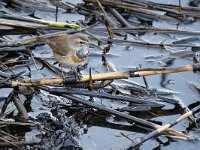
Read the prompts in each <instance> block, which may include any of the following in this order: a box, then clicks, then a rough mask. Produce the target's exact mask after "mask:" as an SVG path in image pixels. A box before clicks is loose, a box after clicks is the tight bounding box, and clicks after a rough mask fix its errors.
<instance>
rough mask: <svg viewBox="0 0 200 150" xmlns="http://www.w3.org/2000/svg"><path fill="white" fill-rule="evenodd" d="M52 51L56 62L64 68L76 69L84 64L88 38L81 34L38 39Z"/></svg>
mask: <svg viewBox="0 0 200 150" xmlns="http://www.w3.org/2000/svg"><path fill="white" fill-rule="evenodd" d="M38 40H40V41H42V42H44V43H45V44H47V45H48V46H49V47H50V48H51V49H52V51H53V56H54V57H55V59H56V61H57V62H58V63H59V64H60V66H61V67H64V68H72V67H77V66H78V65H80V64H81V63H82V62H84V61H85V60H86V58H87V56H88V54H89V51H88V48H86V46H87V45H89V44H90V41H89V36H88V35H87V34H83V33H75V34H67V33H63V34H57V35H53V36H49V37H38Z"/></svg>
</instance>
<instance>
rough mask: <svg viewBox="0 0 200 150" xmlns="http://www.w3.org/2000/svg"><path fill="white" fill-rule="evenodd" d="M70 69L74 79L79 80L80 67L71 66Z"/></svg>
mask: <svg viewBox="0 0 200 150" xmlns="http://www.w3.org/2000/svg"><path fill="white" fill-rule="evenodd" d="M72 71H73V74H74V77H75V79H78V80H81V78H82V75H81V72H80V69H79V68H78V67H72Z"/></svg>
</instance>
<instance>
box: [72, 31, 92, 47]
mask: <svg viewBox="0 0 200 150" xmlns="http://www.w3.org/2000/svg"><path fill="white" fill-rule="evenodd" d="M89 44H90V40H89V36H88V35H86V34H81V33H77V34H73V35H71V37H70V45H72V46H73V47H80V46H81V45H89Z"/></svg>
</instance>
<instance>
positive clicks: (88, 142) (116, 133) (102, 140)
mask: <svg viewBox="0 0 200 150" xmlns="http://www.w3.org/2000/svg"><path fill="white" fill-rule="evenodd" d="M77 2H81V1H79V0H76V1H73V3H74V4H76V3H77ZM155 2H157V1H155ZM161 2H165V1H161ZM172 2H173V3H174V4H178V1H167V3H168V4H171V3H172ZM182 5H183V6H187V1H182ZM48 6H51V7H52V8H55V7H53V6H52V5H48ZM0 10H1V11H6V12H8V13H11V14H15V15H23V16H28V15H30V14H32V13H33V11H32V10H29V9H24V10H16V9H14V8H12V7H8V8H5V7H3V8H1V7H0ZM34 17H38V18H41V19H45V20H51V21H55V14H54V13H49V12H41V11H38V10H36V11H35V12H34ZM84 19H85V16H83V15H80V14H71V13H66V12H65V11H64V10H62V9H59V12H58V21H60V22H66V21H67V22H70V23H73V22H77V21H78V20H84ZM199 25H200V23H199V22H195V23H192V24H180V25H178V27H177V23H175V22H168V21H162V22H161V21H154V22H153V26H154V27H160V28H170V29H177V28H178V29H180V30H189V31H199V28H200V26H199ZM96 27H104V25H97V26H95V27H94V29H95V28H96ZM101 34H102V33H101V32H96V34H95V35H97V36H98V35H101ZM105 34H107V33H106V32H105ZM191 36H193V35H187V34H175V33H173V34H166V33H158V34H153V33H147V34H145V35H143V36H140V37H139V38H140V39H142V40H144V41H146V42H152V43H161V42H164V43H170V42H172V41H176V40H178V39H182V38H186V37H191ZM8 37H9V38H12V39H13V40H16V39H26V38H28V37H30V36H29V35H27V36H19V35H9V36H8ZM195 37H197V36H195ZM134 38H135V37H134V36H132V35H130V37H129V39H130V40H132V39H134ZM129 39H128V40H129ZM94 44H96V43H95V41H94ZM195 44H198V45H200V42H196V43H195ZM179 50H185V48H181V47H180V48H171V47H166V49H162V48H156V47H147V46H137V45H134V44H125V43H114V44H113V45H112V46H111V48H110V51H109V53H110V54H112V55H114V56H105V58H106V60H107V62H108V63H109V64H111V65H113V66H114V68H115V69H116V70H117V71H127V70H128V69H129V68H135V67H139V65H142V67H143V68H148V67H150V68H154V67H159V66H168V67H178V66H184V65H191V64H192V63H193V61H192V58H178V59H175V60H174V61H172V63H171V64H165V63H164V62H163V61H162V59H160V60H158V61H157V60H156V61H155V60H152V61H151V62H150V61H147V59H145V57H147V56H156V55H161V54H162V55H167V54H169V52H170V51H179ZM188 50H190V49H188ZM91 51H96V52H101V51H100V50H97V49H95V48H94V49H91ZM33 55H34V56H38V57H42V58H46V59H47V60H48V61H49V62H54V61H55V60H54V59H53V56H52V52H51V50H50V49H49V47H47V46H39V47H36V48H35V49H34V50H33ZM101 60H102V57H101V56H90V57H89V66H91V67H92V68H93V69H94V70H95V71H98V72H107V70H106V69H105V68H104V67H103V66H102V61H101ZM37 65H38V67H39V68H40V67H41V66H40V64H39V63H38V64H37ZM32 66H33V68H34V65H32ZM17 70H18V69H16V71H17ZM19 70H20V68H19ZM94 70H93V72H95V71H94ZM50 76H54V74H53V75H52V74H51V75H50V74H49V72H48V71H47V70H45V69H43V70H42V71H38V70H36V69H35V68H34V69H33V70H32V77H33V78H40V77H50ZM146 80H147V83H148V86H149V87H150V88H156V89H159V90H169V91H174V92H175V94H174V97H175V98H177V99H178V100H179V101H180V103H181V104H182V105H183V106H188V105H189V104H191V103H194V102H196V101H199V93H197V92H195V91H194V90H192V88H191V86H189V83H188V82H194V83H196V84H198V85H199V84H200V78H199V73H193V72H183V73H175V74H168V75H155V76H148V77H146ZM129 81H131V82H134V83H138V84H140V85H144V81H143V79H142V78H132V79H129ZM118 84H119V85H120V84H121V83H120V82H117V81H116V85H118ZM1 92H2V90H1ZM33 100H34V99H33ZM96 101H97V102H99V103H100V100H99V99H97V100H96ZM102 103H105V105H112V103H111V104H110V103H109V101H107V100H103V102H102ZM35 105H36V104H35ZM113 105H114V104H113ZM170 107H171V108H172V109H173V106H171V105H167V106H166V107H164V108H163V109H169V108H170ZM171 114H173V112H171ZM178 116H179V114H175V115H174V114H173V115H167V114H166V116H165V115H162V116H161V117H159V116H158V117H156V116H154V117H153V119H154V120H160V121H162V122H164V123H168V122H171V121H173V120H175V119H176V118H177V117H178ZM107 117H108V118H106V119H107V121H108V120H109V119H110V118H109V116H107ZM150 118H151V117H150ZM151 119H152V118H151ZM188 123H189V122H188V120H187V119H186V120H184V121H182V122H180V123H178V124H177V125H176V126H174V127H173V128H172V129H175V130H179V131H185V129H186V128H187V127H188ZM121 133H123V134H125V135H128V136H129V138H132V139H135V138H136V137H138V138H139V137H142V136H144V134H142V132H140V131H139V132H137V131H135V130H134V131H130V130H129V131H126V129H123V128H122V129H117V128H112V127H109V126H107V125H104V126H103V125H101V124H99V125H98V124H95V125H92V126H90V125H88V131H87V132H84V131H83V128H81V130H80V137H79V139H78V141H79V143H80V146H81V147H82V148H83V149H84V150H93V149H95V150H102V149H114V150H120V149H124V148H128V147H129V146H130V145H131V144H132V142H131V140H129V139H127V138H126V137H125V136H123V135H122V134H121ZM190 134H191V135H195V136H196V137H200V134H199V132H193V131H191V132H190ZM159 139H160V140H161V141H163V143H162V142H160V141H159V140H157V141H156V140H155V139H151V140H149V141H148V142H145V143H144V144H143V145H142V146H141V150H147V149H154V150H157V149H162V150H170V149H176V150H184V149H187V150H190V149H198V147H199V146H200V142H199V141H184V140H177V141H176V140H175V141H169V140H168V139H167V138H165V137H159ZM135 140H137V138H136V139H135Z"/></svg>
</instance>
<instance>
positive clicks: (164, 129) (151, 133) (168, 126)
mask: <svg viewBox="0 0 200 150" xmlns="http://www.w3.org/2000/svg"><path fill="white" fill-rule="evenodd" d="M192 113H193V112H192V111H189V112H187V113H185V114H183V115H181V116H180V117H179V118H177V119H176V120H175V121H174V122H172V123H168V124H165V125H163V126H161V127H160V128H158V129H156V130H154V131H152V132H150V133H149V134H147V135H146V136H145V137H143V138H142V140H141V141H140V142H139V143H136V144H134V145H133V146H131V147H130V149H135V148H138V147H139V146H140V145H141V144H142V143H144V142H146V141H147V140H149V139H150V138H152V137H154V136H156V135H157V134H159V133H162V132H164V131H166V130H168V129H169V128H170V127H172V126H174V125H175V124H177V123H178V122H180V121H182V120H183V119H186V118H188V117H189V116H191V115H192Z"/></svg>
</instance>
